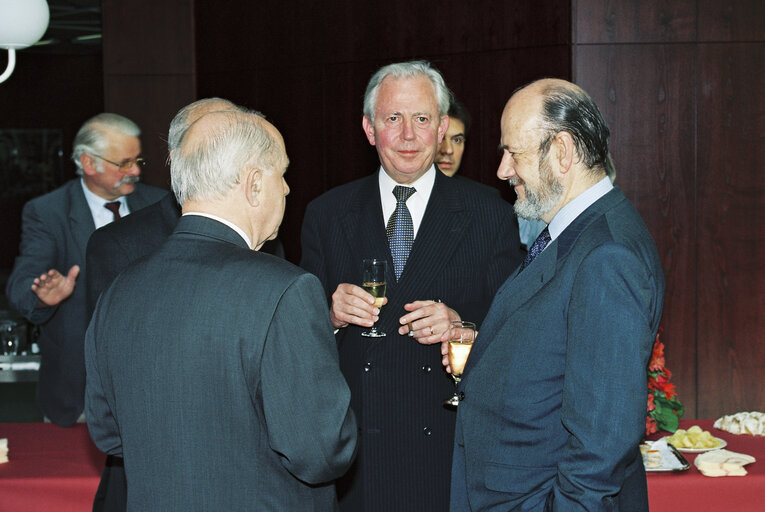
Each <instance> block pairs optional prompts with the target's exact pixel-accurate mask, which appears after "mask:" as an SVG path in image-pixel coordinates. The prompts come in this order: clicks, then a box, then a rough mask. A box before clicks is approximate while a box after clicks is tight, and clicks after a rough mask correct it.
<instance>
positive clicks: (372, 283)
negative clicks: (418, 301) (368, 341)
mask: <svg viewBox="0 0 765 512" xmlns="http://www.w3.org/2000/svg"><path fill="white" fill-rule="evenodd" d="M386 269H387V261H386V260H378V259H365V260H363V262H362V269H361V274H362V276H361V287H362V288H363V289H364V291H365V292H367V293H369V294H370V295H372V297H374V298H375V307H376V308H381V307H382V305H383V300H384V299H385V286H386V282H385V271H386ZM361 335H362V336H366V337H368V338H382V337H383V336H385V333H384V332H382V331H378V330H377V327H375V326H374V325H373V326H372V328H371V329H369V330H368V331H362V333H361Z"/></svg>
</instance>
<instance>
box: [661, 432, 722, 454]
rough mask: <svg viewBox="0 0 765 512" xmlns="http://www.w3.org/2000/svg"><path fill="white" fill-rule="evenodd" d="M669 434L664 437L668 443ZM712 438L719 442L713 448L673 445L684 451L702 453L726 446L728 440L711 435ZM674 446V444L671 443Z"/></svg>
mask: <svg viewBox="0 0 765 512" xmlns="http://www.w3.org/2000/svg"><path fill="white" fill-rule="evenodd" d="M669 438H670V436H667V437H665V439H666V440H667V443H669ZM712 439H714V440H716V441H717V442H718V443H719V444H718V445H717V446H715V447H713V448H680V447H679V446H675V448H677V449H678V450H680V451H681V452H685V453H704V452H709V451H712V450H719V449H720V448H725V447H726V446H728V442H727V441H726V440H725V439H720V438H719V437H714V436H712ZM672 446H674V445H672Z"/></svg>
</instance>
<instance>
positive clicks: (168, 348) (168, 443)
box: [86, 216, 356, 511]
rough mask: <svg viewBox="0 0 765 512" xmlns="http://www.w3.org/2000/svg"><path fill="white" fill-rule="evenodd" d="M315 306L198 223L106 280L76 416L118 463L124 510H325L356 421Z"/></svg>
mask: <svg viewBox="0 0 765 512" xmlns="http://www.w3.org/2000/svg"><path fill="white" fill-rule="evenodd" d="M146 290H162V293H161V294H147V293H146ZM323 300H324V298H323V291H322V289H321V285H320V284H319V282H318V280H317V279H316V278H315V277H314V276H311V275H310V274H308V273H306V272H304V271H302V270H301V269H299V268H298V267H295V266H294V265H291V264H290V263H288V262H286V261H284V260H281V259H279V258H276V257H273V256H270V255H267V254H262V253H260V252H256V251H251V250H249V249H248V248H247V246H246V244H245V242H244V240H243V239H242V238H241V237H240V236H239V235H237V234H236V233H235V232H234V231H233V230H232V229H230V228H228V227H227V226H225V225H223V224H221V223H219V222H217V221H214V220H211V219H207V218H204V217H199V216H188V217H182V218H181V219H180V221H179V222H178V227H177V228H176V230H175V232H174V233H173V234H172V235H171V236H170V238H169V239H168V240H167V242H166V243H165V244H163V245H162V247H160V249H159V250H157V251H156V252H154V253H153V254H151V255H150V256H148V257H146V258H144V259H142V260H139V261H137V262H136V263H135V264H133V265H131V266H130V267H128V269H127V270H125V271H124V272H123V273H122V274H120V275H119V276H118V277H117V279H116V280H115V281H114V283H113V284H112V286H110V287H109V289H108V290H107V291H106V292H105V293H104V294H103V295H102V296H101V299H100V300H99V303H98V306H97V307H96V310H95V312H94V314H93V320H92V322H91V324H90V327H89V329H88V332H87V336H86V363H87V370H88V372H87V379H88V381H87V382H88V384H87V398H86V403H87V411H86V414H87V417H88V427H89V429H90V433H91V437H92V438H93V440H94V441H95V443H96V445H97V446H98V447H99V448H100V449H101V450H103V451H105V452H106V453H108V454H112V455H120V456H124V459H125V474H126V475H127V481H128V510H168V511H171V510H227V511H234V510H275V511H282V510H333V508H334V507H335V504H336V498H335V490H334V486H333V485H332V484H327V483H326V482H331V481H332V480H333V479H335V478H337V477H338V476H339V475H341V474H342V473H343V472H345V470H346V469H347V468H348V466H349V464H350V462H351V460H352V458H353V455H354V451H355V446H356V422H355V420H354V417H353V413H352V412H351V410H350V392H349V390H348V386H347V384H346V383H345V380H344V379H343V377H342V374H341V373H340V370H339V367H338V361H337V348H336V343H335V339H334V337H333V336H332V328H331V325H330V323H329V318H328V315H327V311H326V310H325V308H323V307H319V306H317V305H320V304H322V303H323Z"/></svg>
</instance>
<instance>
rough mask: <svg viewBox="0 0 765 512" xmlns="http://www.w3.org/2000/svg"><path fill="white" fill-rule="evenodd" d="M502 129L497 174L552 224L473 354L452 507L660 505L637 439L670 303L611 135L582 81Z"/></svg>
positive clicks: (531, 94) (517, 108)
mask: <svg viewBox="0 0 765 512" xmlns="http://www.w3.org/2000/svg"><path fill="white" fill-rule="evenodd" d="M501 126H502V146H501V147H502V149H503V150H504V155H503V157H502V162H501V164H500V166H499V170H498V171H497V175H498V176H499V177H500V178H501V179H504V180H508V181H509V182H510V184H511V185H512V186H514V187H515V190H516V192H517V194H518V200H517V201H516V204H515V210H516V213H517V214H518V215H520V216H523V217H527V218H532V219H534V218H541V219H542V220H544V221H545V222H546V223H548V224H549V225H548V227H547V229H545V230H544V231H543V232H542V233H541V234H540V236H539V237H538V238H537V241H536V242H535V243H534V244H533V245H532V247H531V249H530V251H529V256H528V257H527V259H526V260H524V265H522V266H521V268H520V269H519V270H518V271H517V272H515V273H514V274H513V275H512V276H510V278H509V279H508V280H507V282H506V283H505V284H504V285H503V286H502V288H501V289H500V290H499V291H498V292H497V295H496V297H495V298H494V302H493V303H492V306H491V309H490V310H489V313H488V315H487V317H486V320H485V321H484V323H483V327H482V329H481V331H480V333H479V335H478V338H477V340H476V343H475V346H474V347H473V351H472V353H471V354H470V357H469V359H468V361H467V366H466V368H465V371H464V373H463V377H462V383H461V390H462V392H463V393H464V400H463V401H462V403H461V404H460V406H459V410H458V412H457V429H456V434H455V444H454V465H453V469H452V489H451V510H453V511H455V512H456V511H459V512H462V511H465V510H502V511H507V510H588V511H593V510H621V511H624V510H640V511H646V510H648V498H647V492H646V480H645V472H644V469H643V463H642V458H641V456H640V451H639V449H638V445H639V443H640V440H641V438H642V437H643V434H644V432H645V417H646V395H647V384H646V383H647V375H646V367H647V365H648V359H649V357H650V354H651V347H652V344H653V340H654V338H655V336H656V331H657V329H658V325H659V320H660V318H661V313H662V306H663V296H664V277H663V273H662V268H661V264H660V261H659V258H658V254H657V252H656V247H655V246H654V243H653V240H652V238H651V235H650V234H649V232H648V230H647V229H646V227H645V225H644V224H643V222H642V220H641V219H640V216H639V214H638V213H637V211H636V210H635V209H634V207H633V206H632V205H631V204H630V203H629V201H628V200H627V199H626V197H625V196H624V194H622V192H621V191H620V190H619V189H618V188H616V187H614V186H613V185H612V184H611V181H610V180H609V178H608V176H607V170H608V167H609V166H610V162H609V151H608V138H609V131H608V127H607V126H606V124H605V122H604V120H603V117H602V116H601V114H600V112H599V110H598V108H597V106H596V105H595V104H594V102H593V101H592V99H591V98H590V97H589V96H588V95H587V93H585V92H584V91H583V90H582V89H581V88H579V87H578V86H576V85H574V84H572V83H569V82H566V81H563V80H551V79H546V80H540V81H538V82H534V83H532V84H530V85H528V86H526V87H524V88H523V89H521V90H520V91H518V92H517V93H516V94H514V95H513V96H512V98H510V101H509V102H508V103H507V105H506V106H505V110H504V112H503V114H502V125H501ZM443 348H444V347H442V350H443Z"/></svg>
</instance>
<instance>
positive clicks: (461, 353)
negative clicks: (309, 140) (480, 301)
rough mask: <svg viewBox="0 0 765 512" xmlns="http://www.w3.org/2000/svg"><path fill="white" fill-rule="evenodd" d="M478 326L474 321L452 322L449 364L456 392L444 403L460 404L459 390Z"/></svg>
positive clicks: (450, 404)
mask: <svg viewBox="0 0 765 512" xmlns="http://www.w3.org/2000/svg"><path fill="white" fill-rule="evenodd" d="M475 335H476V328H475V324H474V323H473V322H464V321H456V322H452V323H451V326H450V329H449V366H451V367H452V379H453V380H454V394H453V395H452V396H450V397H449V398H447V399H446V401H444V405H449V406H452V407H457V406H458V405H459V404H460V395H459V393H458V392H457V387H458V386H459V383H460V380H461V379H462V371H463V370H464V369H465V363H467V359H468V356H469V355H470V350H471V349H472V348H473V342H474V341H475Z"/></svg>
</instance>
